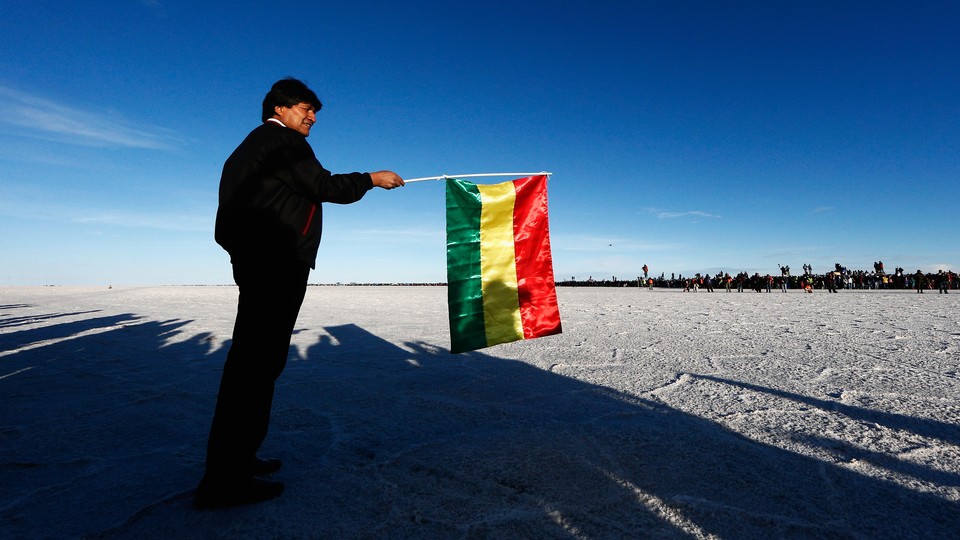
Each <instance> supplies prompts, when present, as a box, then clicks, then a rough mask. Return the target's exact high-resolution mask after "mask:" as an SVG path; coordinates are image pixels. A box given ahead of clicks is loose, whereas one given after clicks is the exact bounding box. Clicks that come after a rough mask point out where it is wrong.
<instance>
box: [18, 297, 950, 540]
mask: <svg viewBox="0 0 960 540" xmlns="http://www.w3.org/2000/svg"><path fill="white" fill-rule="evenodd" d="M445 295H446V289H444V288H440V287H311V288H310V289H309V290H308V292H307V299H306V301H305V302H304V308H303V310H302V312H301V315H300V318H299V322H298V325H297V331H296V333H295V335H294V336H293V344H292V346H291V356H290V362H289V363H288V366H287V369H286V371H285V372H284V374H283V375H282V376H281V379H280V381H279V383H278V389H277V396H276V401H275V406H274V415H273V421H272V424H271V432H270V435H269V436H268V438H267V441H266V443H265V445H264V448H263V453H264V454H265V455H270V456H276V457H280V458H282V459H283V460H284V468H283V470H282V471H281V472H280V473H279V474H278V475H277V478H278V479H280V480H282V481H284V482H285V483H286V485H287V489H286V491H285V493H284V494H283V496H282V497H280V498H279V499H277V500H274V501H270V502H267V503H263V504H260V505H255V506H250V507H245V508H238V509H231V510H225V511H217V512H197V511H194V510H192V508H191V497H192V489H193V487H194V486H195V484H196V482H197V481H198V480H199V477H200V475H201V474H202V464H203V458H204V446H205V443H206V434H207V429H208V427H209V422H210V417H211V414H212V410H213V404H214V399H215V395H216V389H217V385H218V383H219V371H220V368H221V365H222V362H223V359H224V356H225V353H226V347H227V346H228V345H229V341H230V333H231V330H232V325H233V313H234V308H235V301H236V289H235V288H233V287H152V288H114V289H110V290H106V289H93V288H67V287H45V288H0V395H2V396H3V397H2V399H0V441H2V444H0V486H2V487H0V537H2V538H38V537H46V538H74V537H90V538H174V537H176V538H409V537H418V538H451V537H452V538H458V537H465V538H474V537H499V538H624V537H629V538H640V537H642V538H647V537H655V538H689V537H694V538H779V537H801V538H811V537H813V538H823V537H828V538H871V539H872V538H947V537H953V536H955V535H956V531H957V530H958V529H960V379H958V376H957V370H958V363H960V353H958V337H960V323H958V321H960V317H958V315H960V309H958V308H960V305H958V300H957V296H954V295H950V296H936V295H916V294H910V293H909V292H895V291H889V292H885V291H872V292H849V291H844V292H842V293H841V294H837V295H825V294H813V295H808V294H803V293H800V292H791V293H789V294H785V295H784V294H782V293H771V294H766V293H761V294H757V293H754V292H746V293H725V292H717V293H713V294H710V293H704V292H700V293H695V294H694V293H680V292H675V291H663V290H655V291H652V292H651V291H647V290H638V289H560V290H559V291H558V295H559V300H560V308H561V315H562V317H563V326H564V333H563V334H561V335H559V336H552V337H548V338H542V339H537V340H531V341H525V342H518V343H511V344H505V345H500V346H497V347H493V348H489V349H485V350H482V351H477V352H474V353H469V354H461V355H450V354H449V353H448V352H447V347H448V343H449V336H448V331H447V319H446V311H445V310H446V297H445Z"/></svg>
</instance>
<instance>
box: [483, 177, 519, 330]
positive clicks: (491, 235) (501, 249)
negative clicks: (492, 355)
mask: <svg viewBox="0 0 960 540" xmlns="http://www.w3.org/2000/svg"><path fill="white" fill-rule="evenodd" d="M477 187H478V188H479V190H480V198H481V200H482V202H483V206H482V208H481V211H480V274H481V287H482V289H483V320H484V326H485V327H486V334H487V345H488V346H490V345H496V344H498V343H507V342H510V341H516V340H518V339H523V323H522V321H521V319H520V300H519V296H518V293H517V290H518V287H517V258H516V251H515V249H514V245H513V207H514V201H515V200H516V194H517V193H516V189H515V188H514V185H513V182H503V183H501V184H493V185H479V186H477Z"/></svg>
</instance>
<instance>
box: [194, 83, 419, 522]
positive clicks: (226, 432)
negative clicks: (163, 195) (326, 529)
mask: <svg viewBox="0 0 960 540" xmlns="http://www.w3.org/2000/svg"><path fill="white" fill-rule="evenodd" d="M321 107H322V104H321V103H320V100H319V99H318V98H317V96H316V94H315V93H314V92H313V91H312V90H310V89H309V88H308V87H307V86H306V85H305V84H304V83H302V82H300V81H298V80H296V79H284V80H281V81H278V82H276V83H275V84H274V85H273V87H272V88H271V89H270V92H268V93H267V95H266V97H265V98H264V100H263V112H262V120H263V124H261V125H260V126H258V127H257V128H256V129H254V130H253V131H252V132H250V134H249V135H248V136H247V138H246V139H244V141H243V142H242V143H240V146H238V147H237V149H236V150H234V152H233V154H231V155H230V157H229V158H228V159H227V161H226V163H225V164H224V166H223V173H222V176H221V179H220V197H219V198H220V205H219V208H218V209H217V220H216V232H215V238H216V241H217V243H218V244H220V245H221V246H222V247H223V248H224V249H225V250H226V251H227V252H228V253H229V254H230V262H231V263H232V265H233V277H234V281H236V283H237V285H238V287H239V290H240V299H239V302H238V307H237V318H236V322H235V325H234V329H233V342H232V344H231V346H230V351H229V352H228V353H227V360H226V362H225V364H224V367H223V376H222V378H221V380H220V391H219V394H218V396H217V406H216V410H215V412H214V416H213V424H212V426H211V429H210V438H209V441H208V444H207V461H206V472H205V474H204V477H203V479H202V480H201V481H200V485H199V486H198V487H197V493H196V499H195V504H196V506H197V507H198V508H216V507H225V506H237V505H242V504H250V503H255V502H261V501H264V500H267V499H271V498H274V497H276V496H277V495H279V494H280V493H281V492H282V491H283V484H282V483H281V482H277V481H272V480H268V479H265V478H262V477H263V476H266V475H269V474H271V473H274V472H276V471H278V470H279V469H280V465H281V463H280V460H278V459H263V458H260V457H258V456H257V451H258V449H259V448H260V445H261V443H262V442H263V440H264V438H265V437H266V434H267V427H268V425H269V418H270V409H271V406H272V403H273V392H274V383H275V381H276V380H277V378H278V377H279V376H280V373H281V372H282V371H283V368H284V366H285V365H286V359H287V353H288V351H289V348H290V337H291V335H292V333H293V328H294V325H295V323H296V320H297V315H298V314H299V311H300V306H301V304H302V302H303V298H304V295H305V293H306V286H307V277H308V276H309V274H310V270H311V269H312V268H314V267H315V265H316V256H317V250H318V248H319V246H320V235H321V229H322V208H321V204H322V203H324V202H332V203H339V204H349V203H353V202H356V201H358V200H360V198H361V197H363V196H364V194H365V193H366V192H367V191H369V190H370V189H372V188H374V187H380V188H383V189H393V188H396V187H399V186H402V185H403V179H402V178H400V176H398V175H397V174H396V173H394V172H392V171H379V172H374V173H358V172H355V173H349V174H332V173H331V172H330V171H328V170H326V169H324V168H323V166H322V165H321V164H320V162H319V161H318V160H317V158H316V156H315V155H314V153H313V149H312V148H311V147H310V145H309V144H308V143H307V140H306V137H307V136H309V135H310V129H311V128H312V127H313V124H314V123H315V122H316V119H317V117H316V113H317V111H319V110H320V108H321Z"/></svg>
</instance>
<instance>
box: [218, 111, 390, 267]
mask: <svg viewBox="0 0 960 540" xmlns="http://www.w3.org/2000/svg"><path fill="white" fill-rule="evenodd" d="M372 187H373V181H372V180H371V178H370V175H369V174H367V173H359V172H354V173H349V174H331V173H330V171H328V170H326V169H324V168H323V166H322V165H321V164H320V162H319V161H318V160H317V158H316V156H315V155H314V153H313V149H312V148H310V145H309V144H308V143H307V140H306V137H304V136H303V135H301V134H300V133H299V132H297V131H295V130H293V129H290V128H286V127H284V126H281V125H279V124H276V123H274V122H264V123H263V124H262V125H261V126H259V127H257V128H256V129H254V130H253V131H251V132H250V134H249V135H247V138H246V139H244V141H243V142H242V143H240V146H238V147H237V149H236V150H234V151H233V154H231V155H230V157H229V158H227V161H226V163H224V165H223V174H222V175H221V177H220V206H219V208H218V209H217V222H216V231H215V233H214V236H215V238H216V241H217V243H218V244H220V245H221V246H222V247H223V248H224V249H225V250H227V252H228V253H229V254H230V258H231V261H233V262H237V261H243V260H256V261H260V262H266V261H265V259H266V258H278V259H282V260H284V261H289V260H290V259H294V260H299V261H302V262H304V263H306V264H308V265H310V267H311V268H314V267H315V266H316V259H317V249H318V248H319V247H320V236H321V232H322V229H323V210H322V207H321V203H324V202H333V203H339V204H348V203H352V202H356V201H358V200H360V199H361V198H362V197H363V196H364V194H366V192H367V191H369V190H370V189H371V188H372Z"/></svg>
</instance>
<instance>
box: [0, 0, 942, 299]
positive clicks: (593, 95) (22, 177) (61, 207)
mask: <svg viewBox="0 0 960 540" xmlns="http://www.w3.org/2000/svg"><path fill="white" fill-rule="evenodd" d="M232 4H233V5H231V4H223V3H221V2H204V1H197V0H195V1H192V2H181V1H172V0H129V1H125V2H120V1H98V2H89V3H81V2H52V1H46V0H29V1H28V0H12V1H9V2H6V3H5V8H4V11H5V12H4V16H3V17H2V18H0V262H2V264H0V285H42V284H62V285H70V284H94V285H96V284H112V285H153V284H216V283H230V282H231V274H230V265H229V258H228V257H227V255H226V254H225V253H224V252H223V251H222V250H221V249H220V248H219V246H217V245H216V244H215V243H214V242H213V219H214V215H215V212H216V206H217V185H218V181H219V174H220V168H221V166H222V164H223V161H224V160H225V159H226V157H227V156H228V155H229V154H230V152H231V151H232V150H233V149H234V148H235V147H236V145H237V144H238V143H239V142H240V141H241V140H242V139H243V137H244V136H246V134H247V133H248V132H249V131H250V130H251V129H253V128H254V127H255V126H256V125H257V124H258V123H259V114H260V102H261V100H262V98H263V95H264V94H265V93H266V91H267V90H268V89H269V87H270V85H271V84H272V83H273V82H274V81H275V80H277V79H279V78H283V77H286V76H295V77H297V78H300V79H302V80H304V81H306V82H307V83H308V84H309V85H310V86H311V87H312V88H313V89H314V90H315V91H316V92H317V94H318V95H319V96H320V98H321V99H322V100H323V101H324V108H323V110H322V111H321V112H320V114H319V116H318V123H317V125H316V126H315V127H314V129H313V131H312V132H311V135H310V139H309V141H310V143H311V145H312V146H313V148H314V150H315V151H316V153H317V156H318V157H319V159H320V161H321V162H322V163H323V164H324V166H325V167H327V168H328V169H331V170H333V171H335V172H350V171H355V170H379V169H392V170H395V171H397V172H398V173H399V174H401V175H402V176H404V177H407V178H414V177H422V176H435V175H441V174H468V173H484V172H515V171H516V172H526V171H541V170H547V171H550V172H552V173H553V176H552V177H551V181H550V192H549V193H550V219H551V238H552V243H553V257H554V267H555V272H556V275H557V277H558V278H559V279H568V278H570V277H577V278H580V279H585V278H587V277H588V276H593V277H594V278H597V279H600V278H609V277H611V276H617V277H618V278H620V279H630V278H634V277H636V276H637V275H639V274H641V270H640V267H641V266H643V264H648V265H649V266H650V268H651V272H652V273H654V274H657V275H659V274H660V273H661V272H666V273H667V275H668V276H669V274H670V273H671V272H675V273H683V274H691V273H694V272H716V271H719V270H725V271H730V272H731V273H733V272H738V271H741V270H745V271H749V272H754V271H757V272H761V273H767V272H775V271H777V265H778V264H785V265H790V267H791V268H792V269H794V270H795V271H799V270H800V267H801V266H802V265H803V264H804V263H810V264H812V265H813V267H814V270H815V271H816V270H825V269H826V268H827V267H828V266H829V267H832V266H833V264H834V263H835V262H840V263H842V264H843V265H845V266H848V267H850V268H863V269H870V268H872V264H873V262H874V261H877V260H882V261H884V263H885V265H886V267H887V269H888V270H889V269H892V268H893V267H895V266H903V267H905V268H906V269H907V270H908V271H916V269H918V268H920V269H924V270H936V269H939V268H952V269H953V270H960V247H958V246H960V243H958V242H957V241H956V231H957V230H958V217H957V212H956V208H957V203H958V200H960V199H958V195H960V182H957V179H958V178H960V129H958V127H960V62H958V61H957V57H958V53H960V32H957V28H960V4H957V3H955V2H937V1H931V2H908V1H903V2H886V1H844V2H827V1H823V2H818V1H813V2H769V1H753V2H719V1H696V2H675V1H663V2H604V1H601V2H590V3H587V2H562V1H560V2H558V1H551V2H515V1H514V2H500V1H487V2H482V3H481V2H475V3H458V2H417V1H410V2H383V3H380V2H299V3H292V2H285V1H279V2H270V3H260V2H235V3H232ZM501 180H503V179H490V180H489V181H501ZM484 181H485V180H484ZM324 211H325V216H324V240H323V244H322V246H321V248H320V255H319V258H318V266H317V269H316V270H315V271H314V272H313V274H312V276H311V282H314V283H333V282H354V281H356V282H391V281H412V282H433V281H444V280H445V272H446V263H445V260H444V257H445V246H444V202H443V184H442V183H441V182H420V183H415V184H410V185H408V186H406V187H405V188H403V189H400V190H394V191H391V192H386V191H383V190H374V191H372V192H370V193H369V194H368V195H367V196H366V197H365V198H364V199H363V200H362V201H360V202H359V203H357V204H354V205H348V206H336V205H325V210H324Z"/></svg>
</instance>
